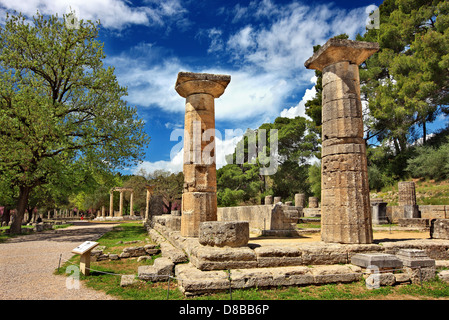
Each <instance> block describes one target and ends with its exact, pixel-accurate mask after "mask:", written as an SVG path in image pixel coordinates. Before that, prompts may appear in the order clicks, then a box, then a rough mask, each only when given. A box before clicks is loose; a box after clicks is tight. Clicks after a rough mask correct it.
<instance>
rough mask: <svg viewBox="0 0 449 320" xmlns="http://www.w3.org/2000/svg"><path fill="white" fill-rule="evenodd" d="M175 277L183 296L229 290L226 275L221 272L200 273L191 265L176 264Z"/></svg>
mask: <svg viewBox="0 0 449 320" xmlns="http://www.w3.org/2000/svg"><path fill="white" fill-rule="evenodd" d="M175 276H176V279H177V280H178V284H179V288H180V290H181V292H183V293H184V294H185V295H198V294H204V293H210V292H217V291H223V290H226V289H229V280H228V274H227V273H226V272H225V271H223V270H219V271H207V272H204V271H201V270H199V269H197V268H196V267H195V266H194V265H193V264H191V263H187V264H177V265H176V267H175Z"/></svg>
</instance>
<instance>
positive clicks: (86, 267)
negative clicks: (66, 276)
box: [72, 241, 98, 276]
mask: <svg viewBox="0 0 449 320" xmlns="http://www.w3.org/2000/svg"><path fill="white" fill-rule="evenodd" d="M96 246H98V242H94V241H85V242H83V243H82V244H80V245H79V246H78V247H76V248H75V249H73V250H72V253H76V254H79V255H81V258H80V270H81V273H82V274H84V275H85V276H88V275H89V272H90V252H91V251H92V249H93V248H95V247H96Z"/></svg>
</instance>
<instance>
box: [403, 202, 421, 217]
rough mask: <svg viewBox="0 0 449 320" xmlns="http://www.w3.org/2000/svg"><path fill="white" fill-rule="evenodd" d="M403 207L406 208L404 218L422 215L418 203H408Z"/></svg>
mask: <svg viewBox="0 0 449 320" xmlns="http://www.w3.org/2000/svg"><path fill="white" fill-rule="evenodd" d="M403 208H404V218H406V219H415V218H420V217H421V214H420V212H419V209H418V206H417V205H416V204H407V205H404V206H403Z"/></svg>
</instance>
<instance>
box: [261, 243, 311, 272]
mask: <svg viewBox="0 0 449 320" xmlns="http://www.w3.org/2000/svg"><path fill="white" fill-rule="evenodd" d="M254 252H255V253H256V255H257V261H258V265H259V267H282V266H295V265H296V266H297V265H302V264H303V259H302V251H301V250H299V249H298V247H297V246H268V247H258V248H255V249H254Z"/></svg>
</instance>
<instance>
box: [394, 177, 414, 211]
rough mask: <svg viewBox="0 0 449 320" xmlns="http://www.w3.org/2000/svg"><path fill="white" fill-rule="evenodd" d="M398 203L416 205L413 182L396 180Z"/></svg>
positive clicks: (400, 204)
mask: <svg viewBox="0 0 449 320" xmlns="http://www.w3.org/2000/svg"><path fill="white" fill-rule="evenodd" d="M398 205H399V206H405V205H416V190H415V182H413V181H401V182H398Z"/></svg>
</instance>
